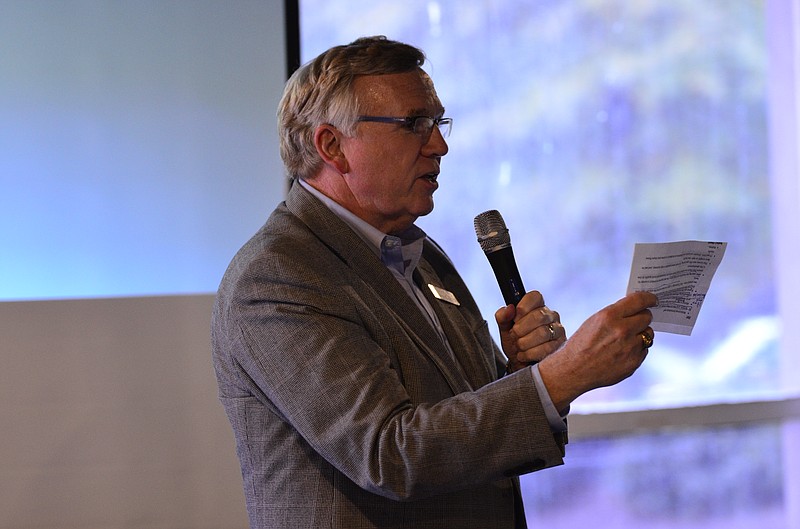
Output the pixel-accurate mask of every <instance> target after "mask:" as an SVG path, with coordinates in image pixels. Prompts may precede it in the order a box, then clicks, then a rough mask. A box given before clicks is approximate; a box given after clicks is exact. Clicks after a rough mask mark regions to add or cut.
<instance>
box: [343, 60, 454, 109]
mask: <svg viewBox="0 0 800 529" xmlns="http://www.w3.org/2000/svg"><path fill="white" fill-rule="evenodd" d="M353 90H354V92H355V96H356V99H357V101H358V107H359V111H360V112H362V113H364V114H375V113H381V112H382V113H387V112H388V113H392V114H384V115H396V116H406V115H417V114H418V115H430V116H439V115H441V114H442V113H443V112H444V108H443V106H442V103H441V101H440V100H439V96H438V95H437V94H436V88H435V87H434V85H433V81H432V80H431V78H430V76H429V75H428V74H427V73H426V72H425V71H424V70H422V69H417V70H414V71H411V72H406V73H398V74H383V75H364V76H360V77H357V78H356V79H355V81H354V83H353Z"/></svg>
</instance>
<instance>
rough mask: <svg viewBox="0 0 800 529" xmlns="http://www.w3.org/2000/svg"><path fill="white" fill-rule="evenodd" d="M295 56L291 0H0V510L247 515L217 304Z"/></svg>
mask: <svg viewBox="0 0 800 529" xmlns="http://www.w3.org/2000/svg"><path fill="white" fill-rule="evenodd" d="M285 64H286V53H285V37H284V12H283V2H282V1H281V0H231V1H225V2H220V1H216V0H174V1H170V2H163V1H161V0H137V1H135V2H123V1H119V0H66V1H62V0H3V1H2V2H0V65H2V67H0V123H2V125H0V189H2V192H0V301H3V302H0V358H2V359H3V362H2V366H0V425H2V426H0V529H11V528H14V529H19V528H59V529H69V528H76V529H77V528H80V529H93V528H97V529H113V528H122V527H125V528H133V527H136V528H156V527H157V528H192V529H197V528H209V529H210V528H221V527H225V528H237V527H246V526H247V518H246V513H245V506H244V498H243V494H242V486H241V476H240V474H239V465H238V461H237V460H236V454H235V447H234V440H233V434H232V432H231V430H230V426H229V425H228V422H227V419H226V417H225V414H224V411H223V409H222V406H221V405H220V404H219V402H218V400H217V387H216V381H215V379H214V372H213V367H212V362H211V351H210V340H209V332H210V331H209V323H210V312H211V305H212V302H213V292H214V290H215V289H216V286H217V283H218V281H219V279H220V278H221V277H222V273H223V271H224V268H225V266H226V265H227V262H228V261H229V260H230V258H231V257H232V255H233V253H234V251H235V250H236V249H237V248H238V247H239V246H241V244H242V243H243V242H244V240H245V239H246V238H247V237H248V236H249V235H250V234H251V233H253V232H254V231H255V230H256V229H257V228H258V226H259V225H260V224H261V223H262V222H263V221H264V220H265V219H266V216H267V215H268V214H269V212H270V211H271V210H272V208H273V207H274V205H275V204H276V203H277V202H278V201H279V200H280V199H281V197H282V191H283V189H284V179H283V171H282V164H281V162H280V160H279V157H278V148H277V133H276V131H275V128H276V127H275V109H276V108H277V103H278V99H279V97H280V92H281V89H282V87H283V83H284V80H285V71H286V66H285Z"/></svg>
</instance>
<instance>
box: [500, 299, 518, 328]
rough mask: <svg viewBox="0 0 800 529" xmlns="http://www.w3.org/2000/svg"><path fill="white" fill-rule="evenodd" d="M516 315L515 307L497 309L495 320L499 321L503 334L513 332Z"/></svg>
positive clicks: (507, 306)
mask: <svg viewBox="0 0 800 529" xmlns="http://www.w3.org/2000/svg"><path fill="white" fill-rule="evenodd" d="M516 315H517V308H516V307H515V306H514V305H506V306H505V307H500V308H499V309H497V312H495V313H494V319H495V321H497V326H498V327H499V328H500V332H501V333H504V332H508V331H510V330H511V327H513V326H514V316H516Z"/></svg>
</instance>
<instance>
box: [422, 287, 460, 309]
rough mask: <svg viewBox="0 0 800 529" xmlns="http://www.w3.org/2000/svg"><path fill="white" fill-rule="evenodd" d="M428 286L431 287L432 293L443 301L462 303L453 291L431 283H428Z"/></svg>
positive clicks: (454, 303)
mask: <svg viewBox="0 0 800 529" xmlns="http://www.w3.org/2000/svg"><path fill="white" fill-rule="evenodd" d="M428 288H429V289H431V293H433V297H435V298H436V299H441V300H442V301H446V302H447V303H451V304H453V305H461V303H459V302H458V300H457V299H456V297H455V295H454V294H453V293H452V292H449V291H447V290H445V289H443V288H439V287H437V286H434V285H431V284H430V283H428Z"/></svg>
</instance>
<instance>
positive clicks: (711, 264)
mask: <svg viewBox="0 0 800 529" xmlns="http://www.w3.org/2000/svg"><path fill="white" fill-rule="evenodd" d="M726 247H727V243H724V242H704V241H681V242H668V243H638V244H636V246H635V247H634V251H633V264H632V266H631V276H630V280H629V281H628V293H629V294H630V293H631V292H636V291H640V290H646V291H648V292H652V293H653V294H655V295H656V296H658V306H657V307H653V308H651V309H650V311H651V312H652V314H653V322H652V323H651V324H650V326H651V327H652V328H653V329H654V330H656V331H662V332H671V333H675V334H683V335H687V336H688V335H690V334H692V329H693V328H694V324H695V322H696V321H697V315H698V314H699V313H700V307H701V306H702V305H703V300H704V299H705V297H706V294H707V293H708V289H709V287H710V286H711V279H712V278H713V277H714V273H715V272H716V271H717V267H718V266H719V264H720V262H721V261H722V256H723V255H724V254H725V248H726Z"/></svg>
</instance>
